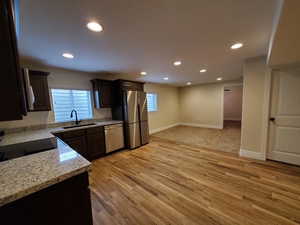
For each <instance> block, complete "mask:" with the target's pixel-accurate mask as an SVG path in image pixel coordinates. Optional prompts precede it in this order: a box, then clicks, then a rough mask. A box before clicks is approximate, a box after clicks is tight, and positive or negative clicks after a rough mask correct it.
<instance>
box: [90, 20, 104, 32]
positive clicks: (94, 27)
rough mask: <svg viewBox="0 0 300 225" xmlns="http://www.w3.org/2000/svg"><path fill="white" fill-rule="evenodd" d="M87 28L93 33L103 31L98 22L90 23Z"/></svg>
mask: <svg viewBox="0 0 300 225" xmlns="http://www.w3.org/2000/svg"><path fill="white" fill-rule="evenodd" d="M86 26H87V28H89V29H90V30H91V31H94V32H101V31H103V27H102V26H101V25H100V24H99V23H97V22H89V23H88V24H87V25H86Z"/></svg>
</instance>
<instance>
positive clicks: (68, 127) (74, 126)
mask: <svg viewBox="0 0 300 225" xmlns="http://www.w3.org/2000/svg"><path fill="white" fill-rule="evenodd" d="M91 125H96V124H95V123H87V124H81V125H80V124H78V125H73V126H67V127H63V129H70V128H76V127H86V126H91Z"/></svg>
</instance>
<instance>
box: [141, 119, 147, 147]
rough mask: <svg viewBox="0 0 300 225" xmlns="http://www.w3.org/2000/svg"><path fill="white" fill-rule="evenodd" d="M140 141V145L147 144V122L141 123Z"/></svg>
mask: <svg viewBox="0 0 300 225" xmlns="http://www.w3.org/2000/svg"><path fill="white" fill-rule="evenodd" d="M141 141H142V143H141V144H142V145H145V144H148V143H149V127H148V121H144V122H141Z"/></svg>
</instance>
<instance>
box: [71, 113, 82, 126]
mask: <svg viewBox="0 0 300 225" xmlns="http://www.w3.org/2000/svg"><path fill="white" fill-rule="evenodd" d="M73 112H75V118H76V120H75V124H76V125H79V123H80V122H81V121H80V120H78V115H77V111H76V110H75V109H73V110H72V111H71V115H70V117H71V118H73Z"/></svg>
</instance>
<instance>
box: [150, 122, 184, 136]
mask: <svg viewBox="0 0 300 225" xmlns="http://www.w3.org/2000/svg"><path fill="white" fill-rule="evenodd" d="M178 125H180V123H174V124H172V125H169V126H165V127H160V128H156V129H152V130H150V132H149V133H150V134H154V133H157V132H160V131H163V130H167V129H170V128H172V127H176V126H178Z"/></svg>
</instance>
